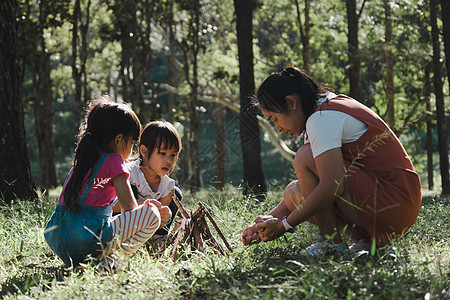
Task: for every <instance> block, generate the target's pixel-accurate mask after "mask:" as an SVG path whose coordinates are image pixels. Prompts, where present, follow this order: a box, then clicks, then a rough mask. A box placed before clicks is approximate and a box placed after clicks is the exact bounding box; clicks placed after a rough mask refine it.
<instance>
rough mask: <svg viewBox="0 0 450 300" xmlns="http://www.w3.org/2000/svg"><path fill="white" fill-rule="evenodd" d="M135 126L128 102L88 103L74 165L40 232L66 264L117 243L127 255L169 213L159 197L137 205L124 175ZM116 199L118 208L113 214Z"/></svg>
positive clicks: (102, 100)
mask: <svg viewBox="0 0 450 300" xmlns="http://www.w3.org/2000/svg"><path fill="white" fill-rule="evenodd" d="M140 132H141V123H140V122H139V119H138V118H137V116H136V114H135V113H134V112H133V111H132V110H131V109H130V108H129V107H128V106H127V105H125V104H118V103H115V102H112V101H111V100H110V99H109V97H107V96H104V97H102V98H100V99H98V100H96V101H92V102H91V103H90V105H89V108H88V111H87V114H86V117H85V120H84V123H83V125H82V126H81V131H80V133H79V135H78V143H77V147H76V149H75V157H74V162H73V168H72V170H71V172H70V174H69V177H68V179H67V181H66V183H65V184H64V188H63V191H62V193H61V196H60V199H59V204H58V205H57V207H56V210H55V212H54V213H53V215H52V217H51V219H50V220H49V222H48V223H47V226H46V229H45V232H44V235H45V239H46V241H47V243H48V244H49V246H50V248H51V249H52V250H53V251H54V252H55V253H56V254H57V255H58V256H59V257H60V258H61V259H62V260H63V262H64V263H65V265H66V266H77V265H79V264H80V263H83V262H86V261H87V260H88V258H89V257H93V258H105V257H106V256H107V255H109V254H110V253H111V252H112V251H113V250H114V249H117V248H122V250H123V252H124V254H125V255H127V256H130V255H131V254H133V253H134V252H136V251H137V249H138V248H139V247H140V246H141V245H143V244H144V243H145V242H146V241H147V240H148V239H149V238H150V237H151V236H152V235H153V234H154V233H155V232H156V230H157V229H158V228H160V226H162V225H163V224H164V223H166V222H167V221H168V220H169V219H170V217H171V213H170V210H169V208H168V207H167V206H162V205H161V203H159V202H158V201H154V200H147V201H145V202H144V203H143V204H142V205H138V204H137V202H136V199H135V198H134V196H133V193H132V190H131V187H130V183H129V182H128V180H127V179H128V177H129V173H128V171H127V169H126V167H125V163H124V161H125V159H127V158H128V156H129V155H130V153H131V150H132V146H133V142H135V141H137V140H138V139H139V135H140ZM117 201H118V202H119V203H120V207H121V209H122V213H121V214H120V215H118V216H115V217H112V207H113V205H114V204H115V203H116V202H117Z"/></svg>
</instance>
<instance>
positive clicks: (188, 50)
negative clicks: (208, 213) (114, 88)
mask: <svg viewBox="0 0 450 300" xmlns="http://www.w3.org/2000/svg"><path fill="white" fill-rule="evenodd" d="M180 4H181V8H182V9H184V10H185V11H187V12H188V14H189V17H188V20H187V24H186V25H187V29H188V32H187V35H186V36H184V37H183V38H182V40H181V41H180V42H179V45H180V48H181V51H182V52H183V71H184V76H185V79H186V81H187V83H188V84H189V87H190V92H189V96H188V103H189V108H188V114H189V126H188V127H187V130H186V131H185V134H186V135H187V139H188V143H189V146H188V150H189V152H188V153H189V154H188V155H189V162H190V165H189V169H188V170H189V171H190V173H189V174H188V176H187V179H186V184H187V185H188V186H189V188H190V190H191V191H192V192H195V191H197V190H198V189H199V188H200V187H201V186H202V181H201V176H200V155H199V144H198V143H199V136H198V134H199V129H200V118H199V115H198V105H197V103H198V94H199V78H198V57H199V54H200V50H201V49H202V47H203V42H202V40H201V38H200V32H201V24H200V8H201V5H200V0H189V1H182V3H180Z"/></svg>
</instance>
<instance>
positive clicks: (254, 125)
mask: <svg viewBox="0 0 450 300" xmlns="http://www.w3.org/2000/svg"><path fill="white" fill-rule="evenodd" d="M234 8H235V14H236V29H237V43H238V57H239V94H240V118H239V119H240V123H239V124H240V134H241V149H242V156H243V161H244V179H243V184H244V191H243V192H244V194H251V193H255V194H257V195H261V194H262V193H265V192H266V183H265V178H264V173H263V169H262V162H261V142H260V132H259V126H258V121H257V119H256V112H254V111H251V110H249V109H248V108H249V98H248V97H249V96H250V95H251V94H253V93H254V92H255V80H254V73H253V49H252V47H253V31H252V30H253V29H252V21H253V1H248V0H234Z"/></svg>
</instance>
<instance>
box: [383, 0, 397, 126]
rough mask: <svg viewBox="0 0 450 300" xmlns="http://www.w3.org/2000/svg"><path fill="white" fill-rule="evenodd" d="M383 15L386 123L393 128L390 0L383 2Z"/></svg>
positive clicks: (393, 92)
mask: <svg viewBox="0 0 450 300" xmlns="http://www.w3.org/2000/svg"><path fill="white" fill-rule="evenodd" d="M383 2H384V13H385V20H384V26H385V41H384V57H385V59H386V104H387V111H386V115H387V123H388V124H389V126H390V127H391V128H395V106H394V94H395V91H394V61H393V58H392V19H391V6H390V3H391V1H390V0H383Z"/></svg>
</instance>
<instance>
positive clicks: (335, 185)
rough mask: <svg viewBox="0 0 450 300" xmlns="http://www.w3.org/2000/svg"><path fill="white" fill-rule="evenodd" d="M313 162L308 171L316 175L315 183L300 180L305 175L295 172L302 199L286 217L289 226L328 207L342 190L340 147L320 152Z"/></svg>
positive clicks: (342, 161)
mask: <svg viewBox="0 0 450 300" xmlns="http://www.w3.org/2000/svg"><path fill="white" fill-rule="evenodd" d="M314 162H315V170H310V172H312V173H313V174H314V175H316V176H317V177H318V184H317V185H315V186H314V185H308V183H307V182H302V180H301V177H302V176H307V175H305V174H297V177H298V178H299V184H300V189H301V191H302V194H303V197H304V201H303V202H302V204H301V205H300V207H299V208H298V209H295V210H294V211H293V212H292V213H291V214H290V215H289V216H288V217H287V221H288V223H289V224H291V226H296V225H298V224H300V223H303V222H304V221H306V220H307V219H309V218H311V217H313V216H315V215H316V214H318V213H320V212H323V211H324V210H326V209H327V208H328V207H330V205H331V204H332V203H333V201H334V198H335V196H337V195H342V194H343V192H344V187H345V166H344V158H343V156H342V150H341V148H334V149H331V150H328V151H326V152H324V153H322V154H320V155H319V156H317V157H316V158H315V159H314ZM299 173H300V172H299Z"/></svg>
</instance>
